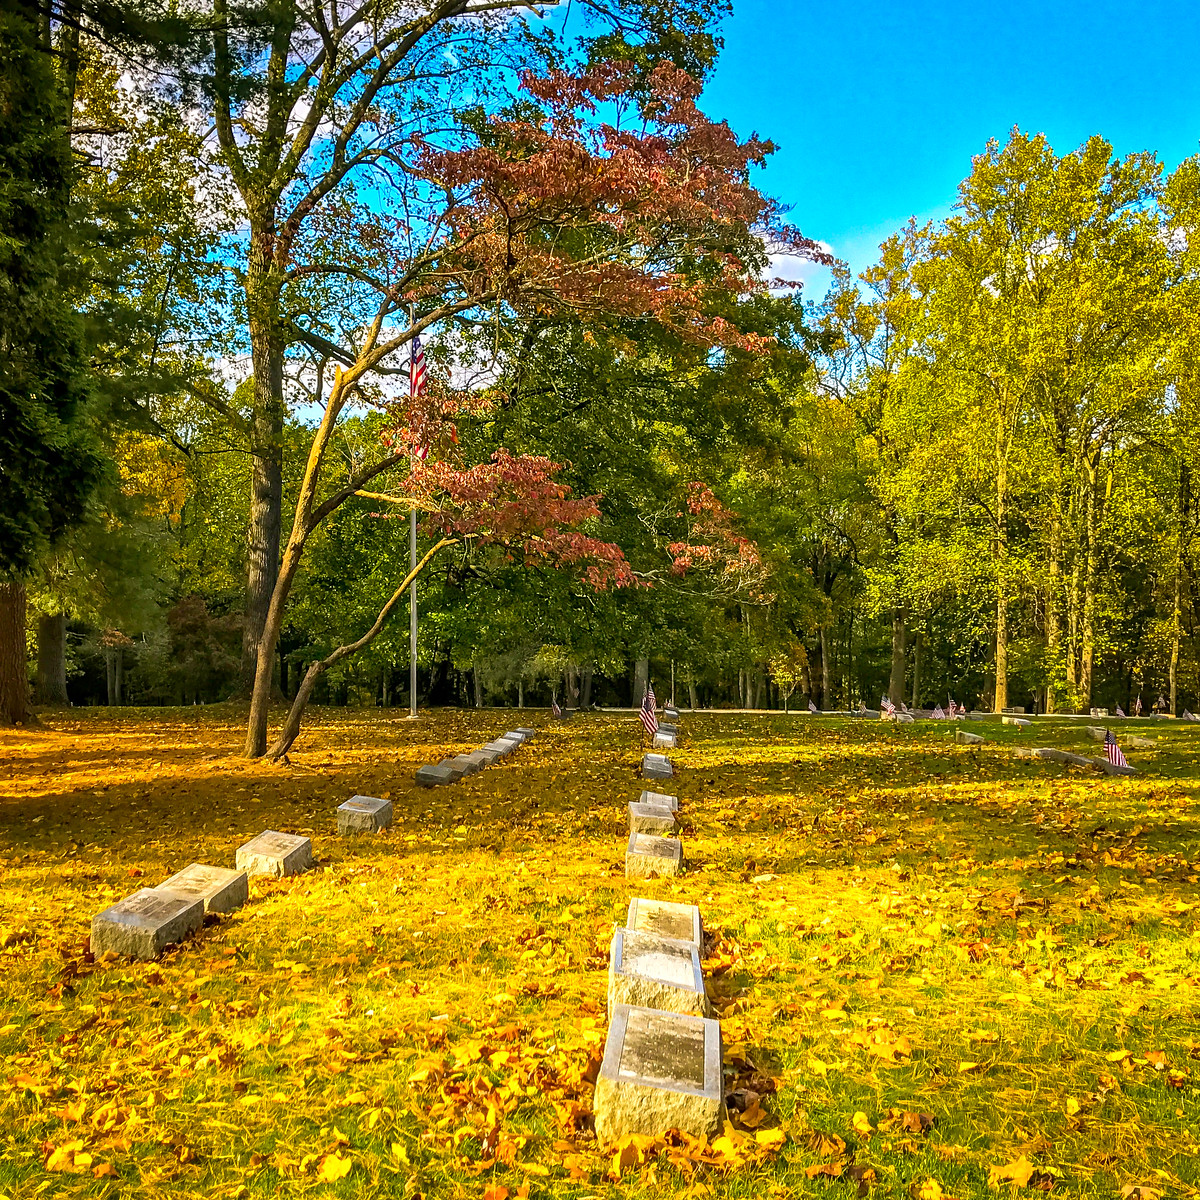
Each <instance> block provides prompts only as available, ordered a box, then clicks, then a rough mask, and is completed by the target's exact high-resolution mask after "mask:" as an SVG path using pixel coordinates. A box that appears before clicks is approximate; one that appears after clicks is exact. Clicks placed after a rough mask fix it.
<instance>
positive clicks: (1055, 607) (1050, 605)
mask: <svg viewBox="0 0 1200 1200" xmlns="http://www.w3.org/2000/svg"><path fill="white" fill-rule="evenodd" d="M1048 575H1049V582H1048V583H1047V585H1046V668H1047V670H1046V712H1048V713H1055V712H1058V711H1059V709H1058V695H1057V687H1056V684H1057V680H1058V668H1059V661H1060V659H1061V656H1062V625H1061V621H1060V618H1059V592H1060V591H1061V587H1062V583H1061V581H1062V522H1061V521H1060V520H1059V519H1058V518H1057V517H1055V518H1054V520H1053V522H1052V523H1051V526H1050V562H1049V570H1048Z"/></svg>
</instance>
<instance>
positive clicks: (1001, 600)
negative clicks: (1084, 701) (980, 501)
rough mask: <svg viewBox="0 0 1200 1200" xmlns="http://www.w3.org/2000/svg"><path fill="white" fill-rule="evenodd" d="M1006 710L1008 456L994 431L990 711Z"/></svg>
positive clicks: (1000, 435) (999, 429) (1000, 431)
mask: <svg viewBox="0 0 1200 1200" xmlns="http://www.w3.org/2000/svg"><path fill="white" fill-rule="evenodd" d="M1007 707H1008V454H1007V446H1006V444H1005V438H1004V433H1003V424H1002V423H1001V424H998V425H997V429H996V689H995V695H994V696H993V698H992V711H993V712H1000V711H1001V709H1004V708H1007Z"/></svg>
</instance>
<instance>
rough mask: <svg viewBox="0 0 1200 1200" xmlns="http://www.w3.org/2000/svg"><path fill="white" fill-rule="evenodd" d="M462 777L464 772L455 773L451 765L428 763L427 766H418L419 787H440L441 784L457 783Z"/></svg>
mask: <svg viewBox="0 0 1200 1200" xmlns="http://www.w3.org/2000/svg"><path fill="white" fill-rule="evenodd" d="M461 778H462V773H461V772H459V773H458V774H455V773H454V772H453V771H451V770H450V768H449V767H443V766H442V764H441V763H428V764H427V765H426V766H423V767H418V768H417V774H416V779H417V786H418V787H438V786H439V785H440V784H445V783H455V782H457V781H458V780H459V779H461Z"/></svg>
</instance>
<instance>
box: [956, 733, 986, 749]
mask: <svg viewBox="0 0 1200 1200" xmlns="http://www.w3.org/2000/svg"><path fill="white" fill-rule="evenodd" d="M954 740H955V741H956V742H957V743H958V744H959V745H960V746H978V745H979V743H980V742H982V741H983V735H982V734H979V733H968V732H967V731H966V730H965V729H956V730H955V731H954Z"/></svg>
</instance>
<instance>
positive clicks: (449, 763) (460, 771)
mask: <svg viewBox="0 0 1200 1200" xmlns="http://www.w3.org/2000/svg"><path fill="white" fill-rule="evenodd" d="M438 766H439V767H442V768H443V769H444V770H447V771H449V772H450V779H451V781H452V782H453V783H457V782H458V781H459V780H460V779H461V778H462V777H463V776H464V775H466V774H467V768H466V764H465V763H461V762H459V761H458V755H455V756H454V757H453V758H443V759H442V761H441V762H440V763H438Z"/></svg>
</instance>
